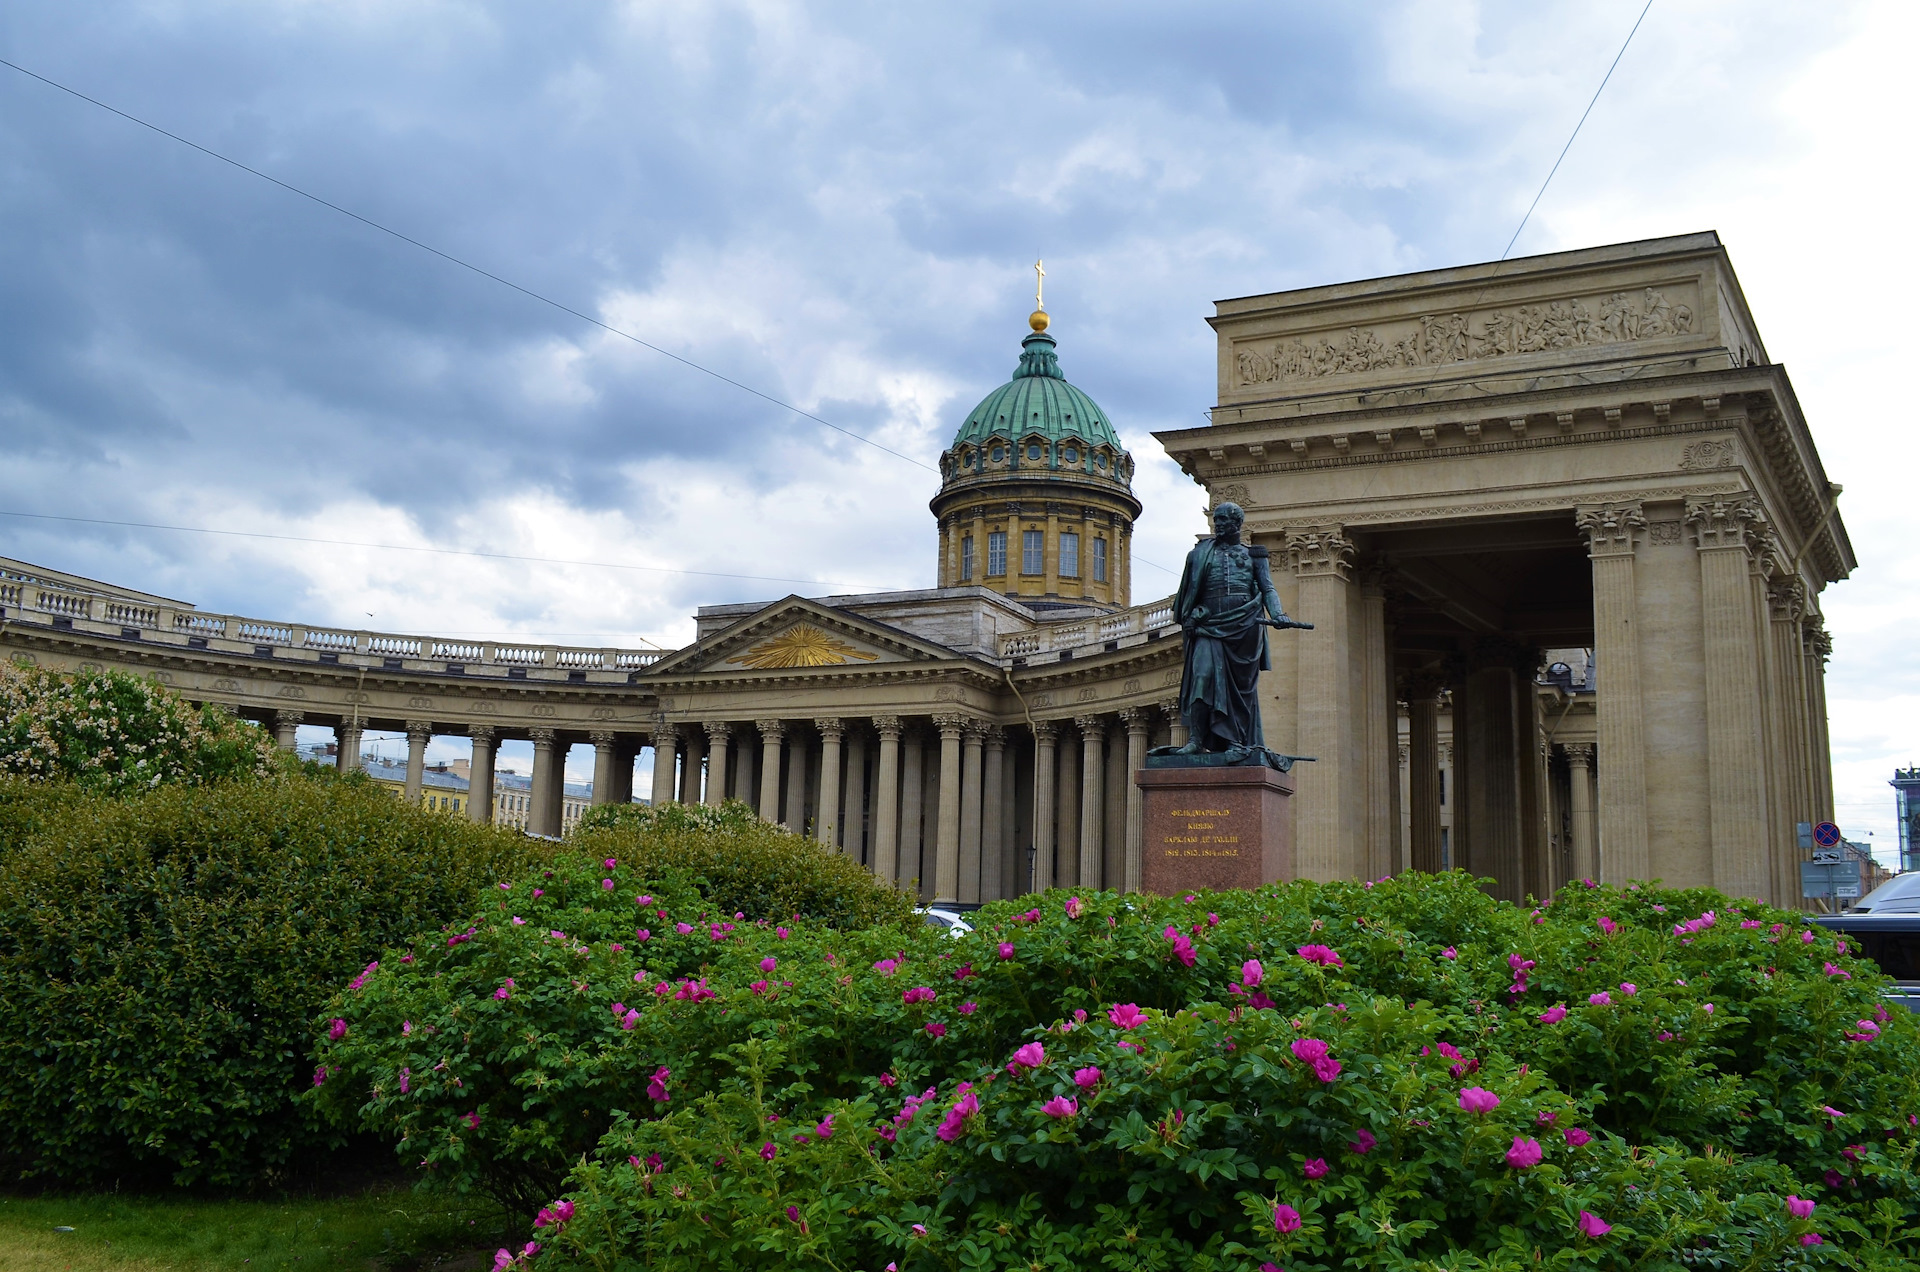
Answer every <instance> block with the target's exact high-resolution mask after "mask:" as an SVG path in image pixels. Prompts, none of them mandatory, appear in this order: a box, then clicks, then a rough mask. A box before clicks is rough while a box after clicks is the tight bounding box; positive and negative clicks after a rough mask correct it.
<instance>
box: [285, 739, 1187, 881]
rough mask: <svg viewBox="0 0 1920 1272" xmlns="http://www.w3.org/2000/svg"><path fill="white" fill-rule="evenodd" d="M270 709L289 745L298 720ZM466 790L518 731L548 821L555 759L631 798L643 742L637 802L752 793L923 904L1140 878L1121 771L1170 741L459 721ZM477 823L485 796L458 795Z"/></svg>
mask: <svg viewBox="0 0 1920 1272" xmlns="http://www.w3.org/2000/svg"><path fill="white" fill-rule="evenodd" d="M305 718H306V717H305V715H304V714H303V713H301V712H298V711H280V712H278V713H277V714H276V715H275V717H274V735H275V738H276V740H277V741H278V742H279V744H280V745H281V746H282V747H283V748H285V749H288V750H291V749H292V748H293V744H294V737H295V730H296V729H297V728H298V727H299V726H300V725H301V724H302V723H303V722H304V721H305ZM366 727H367V722H366V721H351V720H346V721H339V722H337V723H335V724H334V725H333V728H334V735H335V738H336V740H337V747H336V749H337V751H338V755H339V760H338V763H339V764H340V766H341V767H342V768H343V769H352V768H354V767H356V766H357V765H358V763H359V756H360V747H361V738H362V736H363V733H364V730H365V728H366ZM406 734H407V791H406V794H407V798H408V799H410V800H417V799H418V798H419V793H420V785H421V781H422V776H423V773H424V771H425V765H426V751H427V746H428V743H429V742H430V741H431V740H432V738H433V737H434V736H435V734H436V729H435V726H434V725H433V723H432V722H430V721H424V720H410V721H407V722H406ZM465 734H466V736H467V737H468V738H469V739H470V740H471V742H472V744H473V758H472V760H471V764H470V767H469V770H468V773H469V777H468V781H469V791H470V792H480V791H488V792H490V791H492V789H493V785H494V772H495V767H496V762H497V757H498V753H499V747H500V743H501V742H502V741H504V740H507V739H508V738H519V739H525V740H528V741H531V742H532V743H533V773H532V777H531V790H530V796H531V800H532V809H531V812H530V814H529V816H528V818H527V828H528V829H529V830H531V831H534V832H535V833H541V834H549V835H558V834H559V833H561V829H562V824H561V808H562V800H563V795H564V789H565V787H564V781H565V777H564V770H565V757H566V752H567V750H568V748H569V747H571V746H572V745H573V744H574V743H576V742H579V741H586V742H590V743H592V744H593V747H594V781H593V802H594V803H595V804H606V803H625V802H628V801H629V800H631V799H632V797H633V773H634V764H635V761H636V759H637V758H638V757H639V755H640V753H641V752H642V751H643V750H645V749H646V748H647V747H649V746H651V747H652V749H653V785H652V789H651V792H650V795H651V800H652V802H653V803H654V804H656V805H659V804H665V803H669V802H673V801H679V802H681V803H687V804H698V803H704V804H710V805H717V804H719V803H721V802H723V801H725V800H728V799H735V800H739V801H741V802H743V803H746V804H748V805H749V806H751V807H752V808H753V809H754V811H755V812H757V813H758V814H759V815H760V816H761V817H763V818H765V819H766V820H768V821H771V822H776V823H778V824H780V825H782V826H785V827H787V828H788V829H790V830H793V831H796V832H799V833H802V834H806V835H809V836H811V837H813V838H815V839H817V840H819V841H820V842H821V843H823V844H827V845H829V846H831V847H833V848H835V849H836V850H838V851H841V852H845V853H847V854H848V855H850V856H852V857H854V858H856V859H857V860H859V861H860V862H861V863H862V864H863V865H865V866H867V867H868V868H869V869H871V870H873V871H874V873H875V874H877V875H879V876H880V877H881V878H883V879H887V880H891V881H898V882H903V883H906V882H912V881H915V880H917V881H918V888H919V893H920V896H921V897H922V898H923V899H924V900H928V901H948V902H961V903H973V902H980V901H988V900H996V899H1000V898H1004V897H1015V896H1019V895H1021V894H1023V893H1026V892H1029V891H1035V890H1039V889H1045V888H1049V887H1054V886H1061V887H1086V888H1116V889H1118V888H1130V889H1137V888H1138V887H1139V886H1140V870H1141V835H1142V812H1141V802H1140V792H1139V788H1138V787H1137V786H1135V784H1134V782H1133V780H1132V774H1133V772H1134V771H1135V770H1137V769H1139V768H1141V767H1142V766H1143V765H1144V764H1145V762H1146V754H1147V750H1148V748H1149V747H1152V746H1157V745H1162V744H1165V743H1168V742H1176V741H1184V740H1185V734H1184V731H1183V730H1181V729H1180V728H1179V726H1178V722H1177V719H1176V712H1175V704H1174V703H1172V702H1170V701H1169V702H1165V703H1162V704H1160V705H1158V706H1156V707H1151V708H1148V707H1129V708H1125V709H1122V710H1119V711H1108V712H1089V713H1087V714H1084V715H1078V716H1073V717H1070V718H1062V719H1055V720H1040V721H1035V722H1033V723H1032V724H1031V725H1029V724H1027V723H1024V722H1023V723H1020V724H1017V725H1012V726H1008V725H1003V724H999V723H995V722H993V721H990V720H984V719H980V718H978V717H974V716H969V715H965V714H961V713H957V712H956V713H942V714H934V715H927V716H899V715H879V716H869V717H841V716H832V717H804V718H794V719H786V718H762V719H753V720H744V721H737V720H708V721H704V722H700V723H680V724H662V725H658V726H656V727H655V728H654V729H652V730H650V731H648V732H645V733H642V732H636V731H626V730H594V731H589V732H586V733H576V732H572V731H566V730H559V729H554V728H547V727H539V726H536V727H533V728H502V727H498V726H494V725H480V724H476V725H470V726H468V727H467V728H466V729H465ZM467 809H468V815H469V816H470V817H471V818H472V819H473V820H474V821H476V822H481V823H486V822H489V821H491V820H492V819H493V800H492V799H491V798H474V797H473V796H472V795H471V794H470V795H469V798H468V801H467Z"/></svg>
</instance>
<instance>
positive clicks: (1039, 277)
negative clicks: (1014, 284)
mask: <svg viewBox="0 0 1920 1272" xmlns="http://www.w3.org/2000/svg"><path fill="white" fill-rule="evenodd" d="M1046 285H1047V271H1046V270H1044V269H1042V268H1041V266H1040V262H1039V261H1035V262H1034V263H1033V307H1034V308H1035V309H1045V308H1046V307H1047V303H1046V302H1045V301H1043V300H1041V299H1040V293H1041V291H1042V289H1044V288H1045V287H1046Z"/></svg>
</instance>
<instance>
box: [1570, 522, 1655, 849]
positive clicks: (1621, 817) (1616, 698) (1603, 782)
mask: <svg viewBox="0 0 1920 1272" xmlns="http://www.w3.org/2000/svg"><path fill="white" fill-rule="evenodd" d="M1575 524H1576V525H1578V526H1579V527H1580V529H1582V530H1584V531H1585V532H1586V534H1587V554H1588V556H1589V557H1591V558H1592V561H1593V641H1594V653H1593V656H1594V664H1595V669H1596V671H1597V672H1598V674H1599V682H1598V683H1599V690H1600V694H1599V701H1598V703H1597V706H1598V713H1597V718H1596V720H1595V733H1596V739H1595V744H1596V746H1597V748H1598V750H1599V752H1600V754H1601V755H1604V756H1606V757H1607V762H1606V763H1605V764H1604V765H1602V766H1601V768H1600V842H1599V854H1600V875H1599V878H1600V880H1601V881H1602V882H1605V883H1625V882H1626V881H1627V880H1629V879H1645V878H1647V877H1648V875H1650V874H1651V873H1652V857H1651V855H1650V851H1649V848H1648V843H1647V739H1646V726H1645V714H1644V711H1643V709H1642V704H1641V693H1640V617H1639V607H1638V593H1637V592H1636V590H1635V582H1634V553H1635V550H1636V548H1637V547H1638V544H1639V537H1640V534H1641V532H1642V531H1643V530H1644V529H1645V528H1646V524H1647V519H1646V517H1645V516H1644V515H1643V514H1642V512H1641V509H1640V505H1639V504H1637V503H1636V504H1616V505H1605V506H1601V507H1592V508H1582V509H1581V510H1580V511H1579V513H1578V514H1577V515H1576V517H1575Z"/></svg>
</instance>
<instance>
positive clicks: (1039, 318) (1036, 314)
mask: <svg viewBox="0 0 1920 1272" xmlns="http://www.w3.org/2000/svg"><path fill="white" fill-rule="evenodd" d="M1027 326H1029V327H1032V328H1033V329H1034V330H1035V331H1045V330H1046V329H1047V311H1046V310H1044V309H1036V310H1034V311H1033V312H1032V313H1030V314H1028V315H1027Z"/></svg>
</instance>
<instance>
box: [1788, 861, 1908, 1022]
mask: <svg viewBox="0 0 1920 1272" xmlns="http://www.w3.org/2000/svg"><path fill="white" fill-rule="evenodd" d="M1901 879H1920V875H1902V876H1900V878H1896V879H1892V880H1889V881H1888V882H1886V883H1883V884H1881V885H1880V886H1879V887H1878V888H1875V889H1874V890H1873V891H1872V892H1871V893H1869V894H1868V895H1867V896H1865V897H1862V898H1861V903H1860V905H1858V906H1857V907H1855V908H1854V909H1853V910H1850V911H1849V912H1847V913H1846V914H1816V915H1814V916H1813V922H1815V923H1817V924H1819V925H1820V926H1821V927H1823V928H1826V929H1828V930H1829V931H1833V932H1840V933H1844V934H1845V935H1846V938H1847V939H1848V940H1849V941H1852V942H1854V943H1855V944H1857V945H1858V946H1859V947H1860V952H1861V953H1862V954H1864V955H1865V956H1866V957H1868V958H1870V959H1872V960H1873V961H1874V962H1875V963H1876V964H1878V965H1879V967H1880V970H1881V971H1883V972H1885V973H1886V974H1887V975H1889V976H1891V977H1893V979H1894V980H1895V981H1896V982H1898V983H1897V984H1896V985H1895V986H1894V988H1893V989H1892V990H1891V991H1890V992H1889V993H1888V994H1887V997H1888V998H1891V999H1893V1000H1894V1001H1895V1002H1897V1003H1900V1004H1901V1005H1902V1006H1904V1007H1906V1008H1907V1010H1909V1011H1914V1012H1920V907H1916V908H1914V909H1895V908H1893V905H1892V904H1887V905H1886V906H1885V907H1884V908H1882V907H1881V905H1879V904H1876V905H1875V907H1874V908H1873V909H1871V910H1869V909H1868V908H1867V903H1868V902H1869V901H1874V900H1875V899H1876V898H1878V897H1880V894H1881V893H1883V892H1885V891H1886V890H1887V889H1888V888H1891V887H1892V886H1893V885H1894V884H1896V883H1899V882H1900V881H1901Z"/></svg>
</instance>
